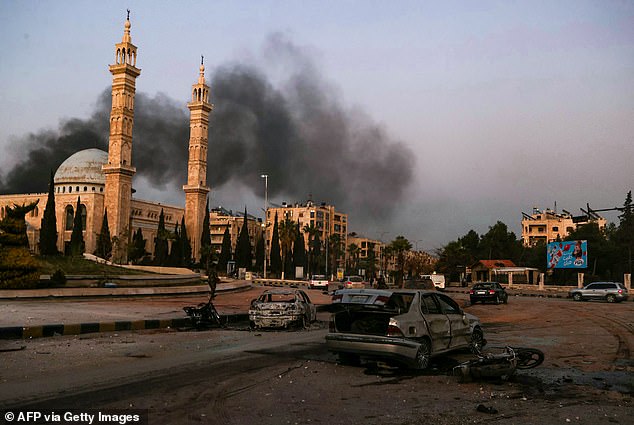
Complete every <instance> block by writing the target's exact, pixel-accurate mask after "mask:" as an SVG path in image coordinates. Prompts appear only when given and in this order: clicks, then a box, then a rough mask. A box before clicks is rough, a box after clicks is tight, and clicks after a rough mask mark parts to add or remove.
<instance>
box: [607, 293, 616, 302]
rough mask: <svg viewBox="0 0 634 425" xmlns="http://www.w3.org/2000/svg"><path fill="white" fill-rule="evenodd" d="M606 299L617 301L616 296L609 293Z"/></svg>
mask: <svg viewBox="0 0 634 425" xmlns="http://www.w3.org/2000/svg"><path fill="white" fill-rule="evenodd" d="M605 299H606V300H607V301H608V302H609V303H614V302H616V297H615V296H614V295H612V294H608V296H607V297H605Z"/></svg>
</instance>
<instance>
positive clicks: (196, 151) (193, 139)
mask: <svg viewBox="0 0 634 425" xmlns="http://www.w3.org/2000/svg"><path fill="white" fill-rule="evenodd" d="M187 107H188V108H189V111H190V117H189V159H188V160H187V184H186V185H184V186H183V190H184V191H185V225H186V226H187V234H188V236H189V239H190V243H191V246H192V256H193V258H194V259H198V258H200V238H201V236H202V227H203V219H204V216H205V204H206V202H207V194H208V193H209V188H208V187H207V138H208V137H209V114H210V112H211V110H212V109H213V105H212V104H211V103H209V86H208V85H207V84H205V65H204V62H203V58H202V57H201V61H200V75H199V76H198V82H197V83H196V84H194V85H193V86H192V101H191V102H189V103H188V104H187Z"/></svg>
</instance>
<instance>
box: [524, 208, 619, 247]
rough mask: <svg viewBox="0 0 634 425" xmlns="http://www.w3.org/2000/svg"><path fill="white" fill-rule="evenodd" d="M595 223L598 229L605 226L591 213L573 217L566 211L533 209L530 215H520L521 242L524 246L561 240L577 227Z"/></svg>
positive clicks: (603, 222)
mask: <svg viewBox="0 0 634 425" xmlns="http://www.w3.org/2000/svg"><path fill="white" fill-rule="evenodd" d="M591 222H594V223H597V224H598V226H599V228H600V229H603V228H604V227H605V225H606V223H607V222H606V220H605V219H604V218H603V217H600V216H599V215H598V214H596V213H594V212H592V213H591V214H588V215H582V216H576V217H575V216H573V215H572V214H570V213H569V212H567V211H565V210H564V211H563V212H562V213H557V212H556V211H553V210H551V209H546V210H544V211H542V210H539V209H537V208H533V213H532V214H530V215H529V214H526V213H522V242H523V243H524V246H533V245H536V244H537V243H540V242H541V243H549V242H554V241H556V240H558V239H559V240H562V239H564V238H565V237H567V236H568V235H569V234H570V233H571V232H573V231H574V230H576V229H577V227H579V226H583V225H584V224H588V223H591Z"/></svg>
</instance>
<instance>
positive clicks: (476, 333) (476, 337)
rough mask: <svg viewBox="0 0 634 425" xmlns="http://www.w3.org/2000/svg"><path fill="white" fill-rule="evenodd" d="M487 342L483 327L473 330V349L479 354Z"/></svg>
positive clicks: (471, 345)
mask: <svg viewBox="0 0 634 425" xmlns="http://www.w3.org/2000/svg"><path fill="white" fill-rule="evenodd" d="M485 344H486V340H485V339H484V333H483V332H482V329H480V328H475V329H474V330H473V332H471V344H470V348H471V351H472V352H474V353H476V354H478V353H480V351H481V350H482V347H484V346H485Z"/></svg>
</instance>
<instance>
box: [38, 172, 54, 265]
mask: <svg viewBox="0 0 634 425" xmlns="http://www.w3.org/2000/svg"><path fill="white" fill-rule="evenodd" d="M40 229H41V230H40V243H39V245H40V254H42V255H57V254H59V251H58V250H57V217H56V216H55V187H54V183H53V171H52V170H51V180H50V182H49V184H48V198H47V200H46V208H45V209H44V216H43V217H42V225H41V228H40Z"/></svg>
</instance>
